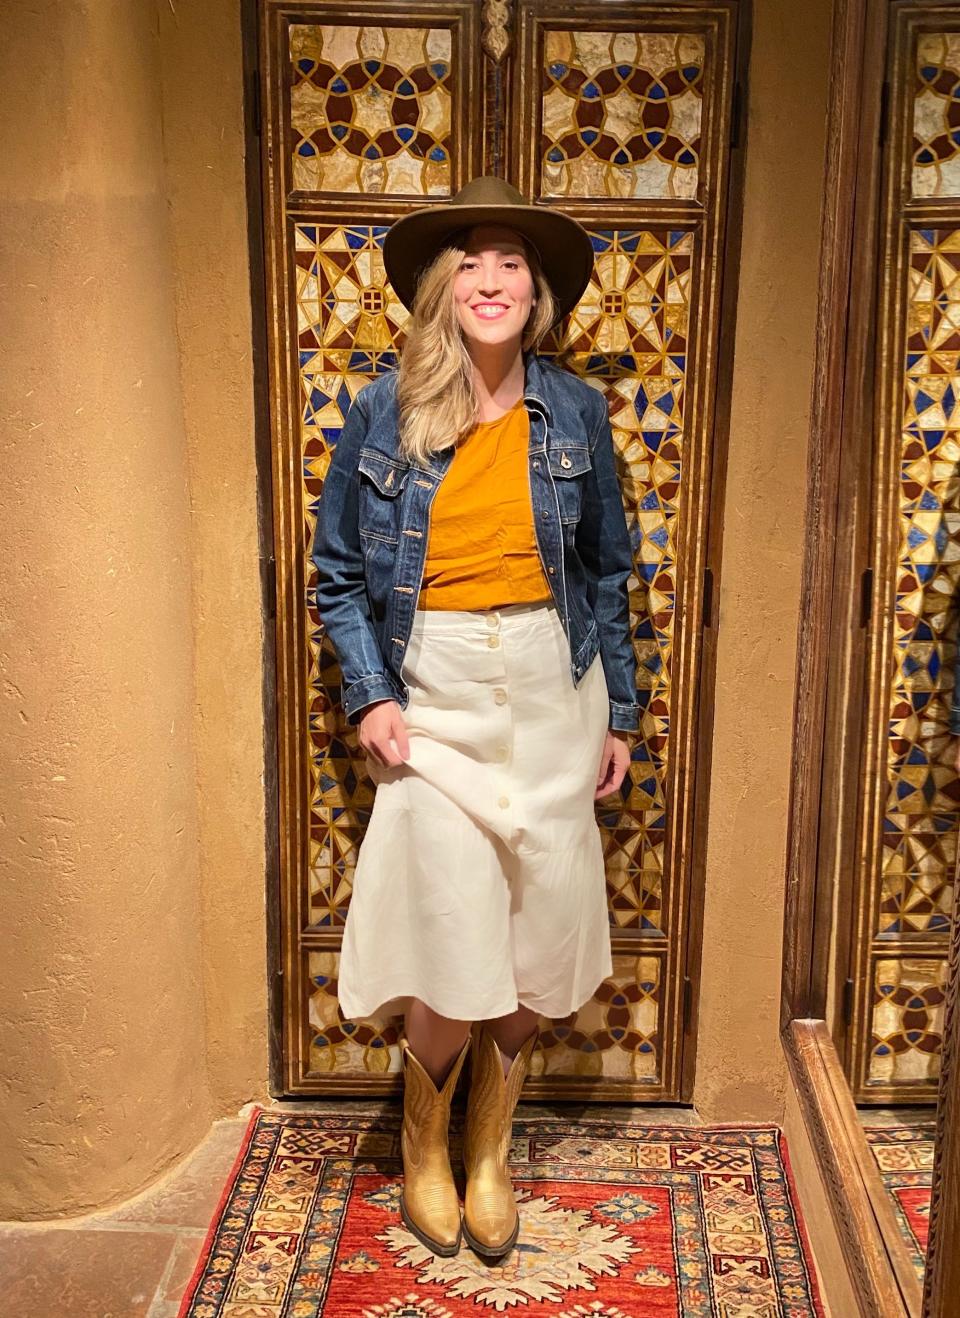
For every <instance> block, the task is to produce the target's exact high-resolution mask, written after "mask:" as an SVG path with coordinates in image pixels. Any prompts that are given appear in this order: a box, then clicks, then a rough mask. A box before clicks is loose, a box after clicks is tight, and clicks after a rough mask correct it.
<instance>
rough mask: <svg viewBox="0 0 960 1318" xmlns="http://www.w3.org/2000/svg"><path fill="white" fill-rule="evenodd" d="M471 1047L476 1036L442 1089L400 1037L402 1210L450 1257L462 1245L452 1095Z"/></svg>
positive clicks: (410, 1225) (422, 1237) (426, 1240)
mask: <svg viewBox="0 0 960 1318" xmlns="http://www.w3.org/2000/svg"><path fill="white" fill-rule="evenodd" d="M469 1051H470V1040H469V1039H466V1040H465V1041H464V1045H463V1047H462V1048H461V1049H460V1052H459V1053H458V1055H457V1057H456V1058H455V1059H454V1062H453V1065H452V1066H451V1067H450V1070H449V1072H448V1073H447V1078H446V1079H445V1080H444V1082H443V1087H442V1088H441V1089H439V1090H438V1089H437V1087H436V1085H435V1084H434V1083H433V1079H432V1077H431V1075H430V1073H429V1072H428V1071H427V1070H426V1069H425V1068H424V1067H423V1065H422V1064H421V1063H420V1061H419V1060H418V1059H417V1056H416V1054H415V1053H414V1052H413V1050H412V1048H411V1047H410V1044H409V1042H408V1041H407V1039H406V1038H405V1037H401V1039H400V1055H401V1057H402V1058H403V1126H402V1127H401V1130H400V1152H401V1155H402V1157H403V1192H402V1193H401V1196H400V1216H401V1217H402V1218H403V1220H404V1223H405V1224H406V1226H407V1229H408V1230H410V1231H412V1232H413V1234H414V1235H415V1236H416V1237H417V1239H418V1240H419V1241H421V1242H422V1243H423V1244H424V1245H426V1246H427V1248H428V1249H431V1250H433V1252H434V1253H435V1254H440V1255H442V1256H443V1257H444V1258H449V1257H450V1256H451V1255H453V1254H456V1252H457V1251H458V1250H459V1248H460V1200H459V1199H458V1198H457V1189H456V1186H455V1185H454V1183H453V1172H452V1171H451V1170H450V1154H449V1147H448V1143H447V1136H448V1130H449V1124H450V1100H451V1099H452V1098H453V1091H454V1090H455V1089H456V1087H457V1079H458V1078H459V1075H460V1072H461V1070H462V1068H463V1064H464V1062H465V1061H466V1058H467V1053H468V1052H469Z"/></svg>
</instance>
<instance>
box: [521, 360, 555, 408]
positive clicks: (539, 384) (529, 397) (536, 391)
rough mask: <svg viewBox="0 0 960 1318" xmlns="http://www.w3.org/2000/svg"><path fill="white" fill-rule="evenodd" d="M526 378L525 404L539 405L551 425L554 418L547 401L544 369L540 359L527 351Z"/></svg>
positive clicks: (524, 361) (525, 361) (524, 389)
mask: <svg viewBox="0 0 960 1318" xmlns="http://www.w3.org/2000/svg"><path fill="white" fill-rule="evenodd" d="M523 366H524V378H525V384H524V387H523V397H524V401H525V402H533V403H538V404H539V405H540V408H541V409H542V411H543V413H544V415H545V416H546V418H547V424H548V425H549V424H550V422H551V420H552V417H551V413H550V404H549V402H548V401H547V387H546V380H545V378H544V372H543V368H542V367H541V365H540V359H539V357H538V356H537V354H536V353H535V352H531V351H527V352H525V353H524V354H523Z"/></svg>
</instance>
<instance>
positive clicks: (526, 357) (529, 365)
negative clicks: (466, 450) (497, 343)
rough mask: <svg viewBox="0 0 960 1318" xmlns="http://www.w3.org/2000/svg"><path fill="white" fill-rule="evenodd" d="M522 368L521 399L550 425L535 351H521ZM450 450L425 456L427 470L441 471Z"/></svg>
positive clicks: (549, 414) (542, 374) (449, 456)
mask: <svg viewBox="0 0 960 1318" xmlns="http://www.w3.org/2000/svg"><path fill="white" fill-rule="evenodd" d="M523 369H524V386H523V401H524V402H525V403H534V404H535V405H536V406H537V407H539V408H540V410H541V411H542V412H543V414H544V416H545V417H546V419H547V425H548V426H549V425H550V422H551V419H552V413H551V411H550V404H549V402H548V401H547V387H546V378H545V375H544V371H543V368H542V367H541V365H540V360H539V358H538V357H537V354H536V353H535V352H531V351H530V350H527V351H525V352H524V353H523ZM452 456H453V455H452V452H451V450H450V449H444V450H443V452H442V453H433V454H431V455H430V456H429V457H428V458H427V470H429V471H433V472H439V473H441V474H442V473H443V472H444V471H446V469H447V465H448V464H449V462H450V461H451V458H452Z"/></svg>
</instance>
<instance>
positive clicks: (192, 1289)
mask: <svg viewBox="0 0 960 1318" xmlns="http://www.w3.org/2000/svg"><path fill="white" fill-rule="evenodd" d="M320 1115H324V1116H329V1115H330V1113H322V1114H321V1113H310V1112H309V1111H308V1112H297V1113H285V1112H283V1111H282V1109H280V1110H278V1109H274V1108H269V1109H267V1108H264V1107H262V1106H260V1105H258V1106H256V1107H255V1108H254V1109H253V1111H252V1112H251V1113H250V1118H249V1121H248V1123H247V1127H246V1130H245V1131H244V1134H243V1138H242V1140H241V1143H240V1147H239V1149H238V1151H237V1154H236V1157H235V1158H234V1161H233V1166H232V1167H231V1169H230V1172H229V1174H228V1176H227V1178H226V1181H225V1183H224V1186H223V1190H222V1192H221V1194H220V1198H219V1200H218V1202H217V1205H216V1207H215V1208H214V1210H213V1213H212V1216H211V1219H210V1225H209V1227H208V1228H207V1233H206V1236H205V1238H204V1241H203V1246H202V1248H201V1250H200V1254H199V1256H198V1258H197V1262H196V1265H195V1267H194V1270H193V1273H192V1275H191V1277H190V1280H189V1282H188V1283H187V1286H186V1289H185V1290H184V1292H183V1296H182V1298H181V1301H180V1308H179V1309H178V1311H177V1318H188V1311H189V1308H190V1305H191V1304H192V1302H193V1300H194V1298H195V1294H196V1290H197V1287H198V1286H199V1284H200V1281H201V1279H202V1277H203V1274H204V1272H205V1271H206V1267H207V1264H208V1262H209V1259H210V1253H211V1250H212V1247H213V1242H214V1240H215V1238H216V1233H217V1227H218V1225H219V1223H220V1220H221V1217H222V1215H223V1212H224V1211H225V1209H226V1206H227V1203H228V1201H229V1199H230V1196H231V1195H232V1194H233V1191H234V1188H235V1186H236V1182H237V1178H238V1176H239V1173H240V1169H241V1168H242V1166H243V1164H244V1161H245V1159H246V1156H247V1152H248V1150H249V1147H250V1142H251V1140H252V1138H253V1134H254V1131H255V1129H256V1126H257V1124H258V1121H259V1119H260V1117H262V1116H263V1117H267V1118H270V1117H274V1116H276V1117H280V1118H282V1119H288V1118H289V1117H291V1116H294V1117H296V1116H308V1117H309V1116H320ZM351 1115H362V1116H370V1115H374V1114H368V1113H365V1114H351ZM518 1115H520V1113H519V1110H518ZM532 1119H533V1120H539V1119H540V1118H532ZM654 1126H655V1128H656V1129H659V1130H662V1131H663V1132H664V1133H667V1132H669V1134H670V1135H674V1136H680V1137H681V1138H682V1137H683V1136H687V1137H689V1138H691V1139H695V1138H696V1137H697V1136H703V1135H705V1134H708V1133H713V1134H719V1133H721V1132H724V1131H730V1132H737V1133H741V1132H747V1131H749V1132H754V1133H757V1134H761V1133H762V1134H772V1135H775V1137H776V1138H775V1143H776V1149H777V1154H778V1156H779V1158H780V1162H781V1165H782V1167H783V1171H784V1178H785V1180H786V1183H787V1189H788V1194H789V1197H790V1200H791V1202H792V1204H793V1210H794V1211H793V1217H794V1221H795V1224H796V1231H797V1238H798V1240H799V1243H800V1248H801V1251H802V1254H803V1256H804V1261H805V1263H806V1272H807V1277H808V1281H809V1286H810V1299H811V1301H812V1303H813V1306H814V1313H815V1318H826V1310H825V1309H824V1305H823V1296H822V1288H821V1284H820V1276H819V1274H818V1272H817V1265H816V1260H815V1256H814V1253H813V1249H812V1247H811V1244H810V1237H809V1234H808V1232H807V1226H806V1220H805V1218H804V1215H803V1206H802V1204H801V1202H800V1198H799V1195H798V1193H797V1185H796V1179H795V1177H794V1174H793V1165H792V1163H791V1160H790V1153H789V1146H788V1143H787V1137H786V1133H785V1131H784V1129H783V1127H782V1126H780V1125H779V1124H778V1123H776V1122H750V1121H744V1122H716V1123H710V1124H708V1125H702V1126H668V1125H663V1124H661V1123H654ZM648 1129H649V1127H648Z"/></svg>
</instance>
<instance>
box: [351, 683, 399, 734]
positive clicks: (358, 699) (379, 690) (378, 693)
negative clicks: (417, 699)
mask: <svg viewBox="0 0 960 1318" xmlns="http://www.w3.org/2000/svg"><path fill="white" fill-rule="evenodd" d="M396 698H397V695H396V692H395V691H394V689H393V687H392V686H391V685H390V682H389V680H388V679H387V677H386V676H385V675H384V674H383V673H368V674H367V676H366V677H358V678H357V680H356V681H355V682H351V683H350V685H349V686H348V687H347V688H346V689H345V690H344V691H342V692H341V696H340V703H341V704H342V705H343V712H344V714H346V716H347V722H348V723H352V724H354V725H356V724H357V723H359V722H360V716H361V714H362V713H363V711H364V709H365V708H366V707H367V705H372V704H373V703H374V701H376V700H396Z"/></svg>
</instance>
